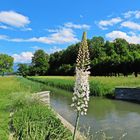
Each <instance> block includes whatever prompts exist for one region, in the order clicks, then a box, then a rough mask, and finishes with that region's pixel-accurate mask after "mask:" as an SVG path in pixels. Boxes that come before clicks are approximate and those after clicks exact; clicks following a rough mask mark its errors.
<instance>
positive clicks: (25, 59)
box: [12, 52, 33, 63]
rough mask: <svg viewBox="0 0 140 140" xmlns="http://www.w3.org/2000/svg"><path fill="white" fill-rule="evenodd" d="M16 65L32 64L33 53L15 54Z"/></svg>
mask: <svg viewBox="0 0 140 140" xmlns="http://www.w3.org/2000/svg"><path fill="white" fill-rule="evenodd" d="M12 56H13V58H14V62H15V63H30V62H31V59H32V57H33V53H32V52H22V53H20V54H13V55H12Z"/></svg>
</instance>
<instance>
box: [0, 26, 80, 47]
mask: <svg viewBox="0 0 140 140" xmlns="http://www.w3.org/2000/svg"><path fill="white" fill-rule="evenodd" d="M0 39H1V40H2V39H3V40H7V41H11V42H39V43H45V44H64V43H76V42H79V40H78V39H77V38H76V35H75V33H74V31H73V30H72V29H70V28H60V29H58V30H56V32H54V33H52V34H50V35H49V36H43V37H32V38H28V39H23V38H10V37H6V38H0Z"/></svg>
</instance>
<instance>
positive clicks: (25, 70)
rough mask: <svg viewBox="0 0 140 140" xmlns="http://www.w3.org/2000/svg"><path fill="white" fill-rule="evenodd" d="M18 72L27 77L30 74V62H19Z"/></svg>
mask: <svg viewBox="0 0 140 140" xmlns="http://www.w3.org/2000/svg"><path fill="white" fill-rule="evenodd" d="M18 74H19V75H21V76H23V77H27V75H28V74H29V65H28V64H18Z"/></svg>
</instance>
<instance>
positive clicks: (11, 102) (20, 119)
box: [0, 77, 70, 140]
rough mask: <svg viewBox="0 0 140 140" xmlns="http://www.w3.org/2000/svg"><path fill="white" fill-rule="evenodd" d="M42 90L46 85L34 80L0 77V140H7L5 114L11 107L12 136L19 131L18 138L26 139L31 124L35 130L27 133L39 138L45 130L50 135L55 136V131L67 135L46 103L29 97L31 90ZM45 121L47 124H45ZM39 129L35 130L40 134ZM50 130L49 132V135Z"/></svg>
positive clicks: (7, 120)
mask: <svg viewBox="0 0 140 140" xmlns="http://www.w3.org/2000/svg"><path fill="white" fill-rule="evenodd" d="M43 90H47V86H46V85H44V84H40V83H35V82H32V81H29V80H28V79H25V78H19V77H0V140H8V137H9V122H10V117H9V115H10V112H11V111H13V110H14V111H16V113H15V114H14V117H13V122H14V128H15V130H16V137H19V135H20V137H22V139H27V140H28V139H30V138H27V136H28V135H27V132H28V129H29V128H30V129H31V128H32V127H33V129H31V130H36V131H33V132H32V133H30V136H34V137H35V136H36V135H37V136H38V137H40V140H43V138H41V136H43V135H45V134H47V132H49V135H50V137H56V136H55V135H54V134H56V133H57V134H58V133H59V134H60V135H59V136H60V138H61V139H64V137H65V139H67V138H66V137H69V136H70V134H69V133H67V130H65V129H64V127H63V126H61V124H60V121H59V120H57V119H55V115H54V114H53V113H52V112H51V111H50V110H49V109H47V108H46V106H45V107H44V105H40V104H38V103H37V104H36V103H35V102H33V101H31V100H30V99H29V97H30V94H31V93H34V92H38V91H43ZM26 98H27V99H26ZM41 110H42V111H41ZM43 110H44V111H43ZM40 111H41V112H40ZM38 114H39V115H38ZM47 114H48V115H47ZM51 118H52V119H51ZM48 121H49V122H48ZM25 122H26V123H25ZM50 122H52V123H50ZM41 123H43V124H44V125H42V124H41ZM26 124H28V125H26ZM47 124H49V125H48V127H46V125H47ZM50 125H51V126H50ZM56 126H60V127H59V129H55V128H57V127H56ZM48 128H49V129H48ZM53 130H54V131H53ZM58 130H59V131H58ZM40 131H41V133H39V134H41V136H40V135H39V134H38V133H37V132H40ZM50 131H51V132H52V133H53V134H52V135H51V133H50ZM21 132H22V133H21ZM62 132H64V133H62ZM37 136H36V137H37ZM68 139H69V138H68Z"/></svg>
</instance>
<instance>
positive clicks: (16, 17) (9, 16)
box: [0, 11, 30, 27]
mask: <svg viewBox="0 0 140 140" xmlns="http://www.w3.org/2000/svg"><path fill="white" fill-rule="evenodd" d="M0 23H3V24H6V25H10V26H14V27H25V26H26V25H27V24H29V23H30V20H29V18H28V17H27V16H24V15H22V14H19V13H17V12H14V11H1V12H0Z"/></svg>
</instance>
